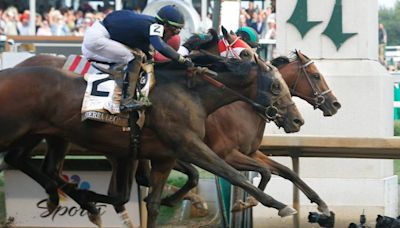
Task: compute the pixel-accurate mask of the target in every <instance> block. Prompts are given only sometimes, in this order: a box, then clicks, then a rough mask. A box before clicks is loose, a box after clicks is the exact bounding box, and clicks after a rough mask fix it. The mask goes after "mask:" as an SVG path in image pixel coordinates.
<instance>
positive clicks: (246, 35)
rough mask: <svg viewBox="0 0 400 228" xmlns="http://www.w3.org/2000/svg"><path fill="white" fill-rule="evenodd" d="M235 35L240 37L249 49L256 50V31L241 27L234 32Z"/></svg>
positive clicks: (257, 45)
mask: <svg viewBox="0 0 400 228" xmlns="http://www.w3.org/2000/svg"><path fill="white" fill-rule="evenodd" d="M236 35H237V36H240V38H242V40H243V41H244V42H246V43H247V44H248V45H249V46H250V47H251V48H258V47H259V44H258V35H257V32H256V30H254V29H253V28H251V27H248V26H243V27H240V28H239V29H238V30H237V31H236Z"/></svg>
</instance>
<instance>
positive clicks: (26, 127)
mask: <svg viewBox="0 0 400 228" xmlns="http://www.w3.org/2000/svg"><path fill="white" fill-rule="evenodd" d="M42 64H43V62H42ZM246 64H247V65H246ZM225 65H227V66H228V67H225V68H228V69H232V68H235V69H234V70H229V71H228V70H226V69H225V70H224V71H221V70H219V74H220V75H221V76H220V77H221V79H222V81H224V82H225V83H226V84H228V85H231V86H233V87H234V88H235V89H236V90H238V91H241V92H242V93H243V94H246V95H251V96H250V97H252V98H254V95H255V88H254V86H255V85H256V84H257V83H256V81H257V80H256V79H255V78H256V76H257V77H259V78H269V80H267V81H269V86H267V87H266V88H268V90H269V91H265V92H264V93H267V94H268V95H270V96H272V97H274V101H271V102H270V104H276V105H278V107H279V108H278V110H279V112H280V114H281V115H282V116H287V115H286V114H289V116H290V117H289V118H285V119H284V120H283V123H280V124H281V125H284V127H287V126H289V127H288V128H289V129H290V128H293V129H295V130H296V129H297V130H298V128H299V127H300V125H301V124H299V123H302V119H301V117H299V114H298V111H297V109H296V108H295V106H293V105H292V104H293V103H292V102H291V100H290V96H289V91H288V88H287V86H286V85H285V84H282V81H279V82H280V83H278V84H276V83H277V82H274V83H272V81H276V79H275V80H273V79H272V78H271V74H272V71H266V69H265V66H260V65H257V64H256V65H255V66H254V63H253V64H251V63H248V62H243V61H242V62H236V63H234V64H229V62H228V63H225ZM248 65H251V66H248ZM212 66H213V67H214V68H215V67H216V66H215V64H212ZM173 69H175V68H173ZM173 69H165V68H162V70H161V69H158V70H157V73H156V74H157V75H159V76H158V77H157V79H158V82H159V85H158V86H157V87H156V89H154V90H153V92H152V93H151V95H150V99H151V100H152V101H154V102H153V104H154V107H153V109H151V111H150V112H149V114H148V118H147V120H146V124H145V129H144V132H143V135H142V140H143V142H144V143H143V145H142V152H141V154H140V157H141V158H150V159H151V161H152V164H153V168H152V171H151V172H152V174H151V176H152V178H151V179H150V182H151V185H152V187H153V188H152V192H151V193H150V195H149V201H148V204H147V206H148V211H149V216H150V217H149V220H148V221H149V223H150V224H149V227H154V226H155V216H157V213H158V206H159V197H160V193H161V189H162V186H163V185H164V183H165V179H166V177H167V176H168V174H169V171H170V169H171V168H172V167H173V164H174V162H175V159H176V158H178V159H181V160H184V161H186V162H189V163H193V164H195V165H197V166H199V167H202V168H204V169H206V170H208V171H210V172H212V173H214V174H216V175H219V176H221V177H223V178H225V179H227V180H229V181H231V183H232V184H234V185H237V186H240V187H242V188H243V189H245V190H246V191H247V192H249V193H250V194H252V195H254V196H255V197H256V198H257V199H258V200H259V201H260V202H262V203H263V204H264V205H266V206H271V207H274V208H276V209H278V210H280V214H281V215H283V216H284V215H286V214H287V213H288V212H287V211H289V212H291V211H292V209H291V208H290V207H288V206H286V205H284V204H282V203H280V202H278V201H276V200H274V199H273V198H271V197H269V196H267V195H266V194H264V193H263V192H262V191H260V190H259V189H257V188H255V187H254V186H252V185H251V184H250V183H248V182H247V181H246V179H245V177H244V176H243V175H241V174H240V173H239V172H238V171H236V170H235V169H233V168H232V167H230V166H229V165H227V164H226V163H225V162H224V161H223V160H221V159H220V158H219V157H218V156H216V155H215V154H214V153H213V152H212V151H211V150H210V149H209V148H208V147H207V146H206V145H205V144H204V143H203V142H202V139H203V138H204V121H205V118H206V116H207V114H209V113H211V112H213V111H214V110H215V109H216V108H218V107H220V106H222V105H225V104H227V103H230V102H232V101H234V100H237V99H239V98H238V97H237V96H233V95H231V94H229V95H226V94H225V93H224V95H222V93H220V92H218V91H216V90H215V89H214V88H211V87H210V86H209V85H205V84H204V82H197V83H198V86H196V87H195V88H193V89H192V90H188V89H187V88H186V87H185V86H184V84H185V83H183V82H182V81H183V79H182V78H184V75H185V72H186V71H183V70H180V71H179V70H178V71H177V70H173ZM243 71H245V73H243ZM170 74H174V75H177V76H176V77H171V75H170ZM228 75H229V76H228ZM232 75H236V77H232ZM245 75H246V76H245ZM268 76H269V77H268ZM51 77H53V78H51ZM21 80H24V81H28V82H30V84H34V85H35V86H34V87H30V88H34V90H33V91H34V92H35V95H37V96H32V94H30V93H29V92H31V93H33V92H32V90H29V89H27V88H23V89H21V88H18V89H16V86H17V84H19V83H20V81H21ZM280 80H281V79H280ZM171 81H177V82H176V83H171ZM39 82H40V83H39ZM274 84H275V85H274ZM1 85H3V86H1ZM5 85H6V86H5ZM50 85H51V86H50ZM276 85H278V86H276ZM6 87H7V88H8V89H5V88H6ZM61 87H64V88H66V89H67V90H70V91H69V92H65V90H61ZM277 88H279V90H280V93H279V96H278V95H277V94H275V95H273V93H274V92H271V90H272V89H275V90H276V89H277ZM2 90H6V92H8V93H7V95H5V96H2V98H3V97H4V99H0V104H1V103H3V104H4V105H6V106H10V107H11V106H12V104H9V103H7V102H10V99H6V98H8V97H10V96H11V97H18V98H19V99H18V100H19V101H21V104H22V102H27V101H26V100H24V99H23V98H26V99H27V100H29V101H28V103H29V106H28V107H30V109H32V110H30V111H31V112H30V113H33V114H34V115H31V116H30V117H29V118H28V117H26V116H25V115H26V113H24V112H23V111H24V110H23V109H22V110H21V109H18V107H15V104H14V105H13V106H14V107H13V108H12V110H13V111H14V112H17V111H19V112H21V115H14V117H15V118H14V119H12V120H14V121H10V119H9V118H8V119H7V118H6V116H3V115H0V122H1V123H3V122H4V123H5V124H6V126H7V125H9V126H12V128H11V127H10V128H4V129H2V130H1V131H0V134H2V135H4V138H5V139H3V140H2V141H1V143H0V146H1V150H2V151H3V150H8V153H7V155H6V162H7V163H9V164H11V165H13V166H16V167H17V168H19V169H21V170H22V171H23V172H25V173H27V174H28V175H30V176H31V177H32V178H34V179H35V180H36V181H38V182H39V183H40V184H41V185H42V186H43V187H44V188H45V189H46V192H47V193H49V194H52V192H54V190H55V189H56V188H57V187H61V189H62V190H63V191H66V193H67V194H68V195H70V196H71V197H72V198H73V199H74V200H75V201H77V202H78V203H79V204H80V205H81V206H82V208H84V209H87V210H88V211H89V214H91V215H94V216H95V217H96V216H97V214H96V210H95V208H93V204H90V202H105V203H111V204H113V206H114V208H116V210H117V212H118V209H120V210H122V209H123V204H124V203H126V202H127V198H128V197H129V194H126V193H128V192H129V191H130V184H131V183H132V179H131V178H132V175H133V167H132V165H130V164H131V163H132V162H133V161H132V159H129V156H128V155H129V151H127V148H128V146H127V144H128V141H129V140H128V134H127V133H125V132H121V130H120V129H118V128H117V127H115V126H109V125H106V124H102V123H97V122H92V121H89V122H84V123H81V122H80V104H81V103H82V95H83V92H84V90H85V82H84V81H83V79H80V78H76V75H74V74H72V73H68V72H63V71H61V70H57V69H54V68H48V67H21V68H14V69H10V70H5V71H2V72H1V77H0V93H1V91H2ZM71 91H72V92H73V93H72V92H71ZM286 92H287V94H286ZM36 93H38V94H36ZM71 93H72V94H71ZM275 93H276V92H275ZM27 95H29V96H27ZM56 96H57V97H61V100H60V101H59V102H54V100H52V98H53V97H56ZM69 96H71V97H69ZM264 96H265V95H264ZM211 97H212V98H211ZM28 98H31V99H28ZM34 98H35V100H32V99H34ZM277 100H278V102H277ZM199 101H201V102H199ZM45 103H48V104H47V105H45ZM171 106H172V107H171ZM174 110H175V111H176V110H184V112H183V113H182V115H176V113H175V112H174ZM49 112H50V113H49ZM17 119H22V120H24V121H20V122H19V123H15V120H17ZM155 120H158V121H155ZM276 121H277V122H280V121H282V120H276ZM183 122H185V123H183ZM12 129H15V131H12V132H11V133H13V134H11V133H10V132H9V131H11V130H12ZM6 133H7V134H6ZM89 133H90V134H89ZM44 136H45V137H48V136H55V137H65V138H66V139H67V140H70V141H71V142H75V143H77V144H78V145H81V146H83V147H85V148H88V149H90V150H93V151H97V152H101V153H103V154H105V155H106V156H107V157H108V159H109V160H110V161H111V163H112V164H113V175H112V182H111V185H110V189H109V195H110V196H111V197H113V198H111V199H110V197H106V196H102V198H101V197H100V196H99V195H95V194H94V193H92V192H88V191H83V190H76V189H73V188H70V186H69V185H66V184H65V181H64V180H60V179H61V178H60V177H58V179H57V182H60V183H56V184H54V183H53V182H52V181H51V178H49V177H48V176H46V175H43V174H41V173H40V172H39V170H34V167H32V166H27V164H26V163H27V161H26V159H23V158H26V157H28V155H29V150H26V149H25V148H27V147H29V146H26V145H27V144H29V145H31V144H33V142H34V141H35V140H36V141H37V139H38V138H43V137H44ZM100 139H101V140H100ZM150 141H151V143H149V142H150ZM94 142H96V143H94ZM146 142H147V143H146ZM35 143H37V142H35ZM160 148H161V149H160ZM111 151H112V152H111ZM155 151H157V153H159V154H156V152H155ZM151 152H152V153H151ZM62 156H63V155H62ZM116 164H118V165H117V166H116ZM49 179H50V180H49ZM53 197H54V198H55V197H56V196H53ZM86 197H88V198H89V199H90V200H89V201H88V200H87V199H86ZM98 197H100V199H98ZM50 198H52V196H50ZM121 198H122V200H121Z"/></svg>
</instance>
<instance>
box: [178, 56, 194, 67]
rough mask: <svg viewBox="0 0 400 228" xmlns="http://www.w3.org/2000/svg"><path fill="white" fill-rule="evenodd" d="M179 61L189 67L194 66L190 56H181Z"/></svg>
mask: <svg viewBox="0 0 400 228" xmlns="http://www.w3.org/2000/svg"><path fill="white" fill-rule="evenodd" d="M178 62H179V63H182V64H184V65H185V66H187V67H194V64H193V62H192V60H191V59H190V58H188V57H183V56H179V59H178Z"/></svg>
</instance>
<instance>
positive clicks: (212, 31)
mask: <svg viewBox="0 0 400 228" xmlns="http://www.w3.org/2000/svg"><path fill="white" fill-rule="evenodd" d="M207 33H209V34H210V35H211V36H212V39H211V41H209V42H207V43H204V44H201V45H200V49H205V50H207V49H209V48H211V47H212V46H214V45H216V44H217V43H218V40H219V37H218V32H217V31H216V30H215V29H213V28H210V29H208V32H207Z"/></svg>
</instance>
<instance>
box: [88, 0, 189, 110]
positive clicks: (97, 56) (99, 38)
mask: <svg viewBox="0 0 400 228" xmlns="http://www.w3.org/2000/svg"><path fill="white" fill-rule="evenodd" d="M183 26H184V18H183V14H182V13H181V12H180V11H179V10H178V9H177V8H176V6H175V5H167V6H164V7H162V8H161V9H160V10H159V11H158V13H157V15H156V16H155V17H152V16H148V15H143V14H137V13H135V12H133V11H128V10H118V11H114V12H112V13H110V14H109V15H107V17H106V18H105V19H104V20H103V21H101V22H100V21H97V22H95V23H94V24H93V25H92V26H91V27H90V28H89V29H88V30H87V31H86V33H85V36H84V39H83V43H82V54H83V55H84V56H85V57H86V58H88V59H92V60H96V61H101V62H108V63H118V64H127V70H126V73H125V76H124V81H129V85H128V88H127V89H126V90H123V91H125V92H124V93H125V94H123V95H122V100H121V105H120V110H121V111H132V110H140V109H143V108H145V107H146V106H148V105H149V104H147V103H143V102H140V101H137V100H134V95H135V88H136V82H137V80H138V78H139V72H140V69H141V64H142V61H143V59H144V58H145V57H144V55H143V53H144V54H145V55H146V56H147V59H148V60H152V55H151V54H150V51H151V47H150V45H151V46H153V47H154V49H156V50H157V51H158V52H160V53H161V54H163V55H164V56H166V57H168V58H170V59H172V60H174V61H178V62H180V63H182V64H185V65H187V66H192V61H191V59H190V58H187V57H184V56H183V55H181V54H178V53H177V52H176V51H175V50H174V49H173V48H171V47H170V46H169V45H167V44H166V43H165V42H164V40H168V39H169V38H171V37H172V36H174V35H177V34H179V33H180V31H181V29H182V28H183ZM137 50H140V51H137ZM127 77H128V78H127Z"/></svg>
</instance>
